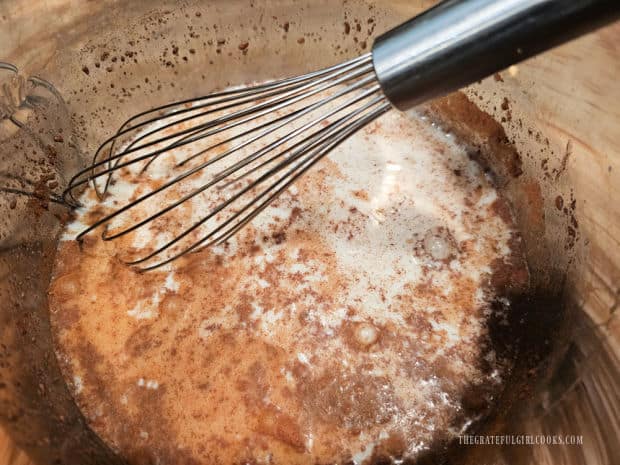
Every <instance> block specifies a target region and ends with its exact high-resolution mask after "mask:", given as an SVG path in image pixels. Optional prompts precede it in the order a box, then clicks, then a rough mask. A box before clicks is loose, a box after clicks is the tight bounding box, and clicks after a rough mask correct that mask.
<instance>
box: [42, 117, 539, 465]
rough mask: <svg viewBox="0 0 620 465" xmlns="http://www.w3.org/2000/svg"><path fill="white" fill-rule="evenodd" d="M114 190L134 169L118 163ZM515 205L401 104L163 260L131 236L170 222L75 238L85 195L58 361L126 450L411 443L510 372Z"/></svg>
mask: <svg viewBox="0 0 620 465" xmlns="http://www.w3.org/2000/svg"><path fill="white" fill-rule="evenodd" d="M178 151H179V152H181V151H182V149H178ZM185 155H187V154H185ZM178 156H179V157H180V158H182V157H183V156H184V154H182V153H181V154H179V155H178ZM162 172H163V171H162ZM157 176H158V172H157V170H154V172H153V173H152V174H151V177H152V179H153V180H154V182H157ZM111 193H112V198H114V196H116V197H117V199H120V198H122V197H123V196H132V195H133V196H135V189H133V188H127V186H126V185H125V184H124V183H123V179H119V180H118V181H117V184H116V185H113V186H111ZM177 195H178V193H177ZM84 201H85V203H86V204H87V205H89V204H90V205H93V199H92V195H91V194H90V193H87V194H85V198H84ZM202 201H203V202H204V205H209V204H210V203H212V199H209V198H207V197H205V198H204V199H203V200H202ZM196 208H197V207H196V206H194V207H193V209H194V210H196ZM507 211H508V210H507V207H506V204H505V202H504V201H503V200H502V199H501V198H499V197H498V193H497V191H496V190H495V189H494V187H493V186H492V184H491V183H490V182H489V180H488V179H487V177H486V176H485V175H484V173H483V172H482V170H481V169H480V167H479V166H478V165H477V164H476V163H475V162H473V161H472V160H470V159H469V157H468V156H467V153H466V151H465V149H464V148H463V147H461V146H459V145H457V144H455V142H454V141H453V140H452V138H451V137H450V136H448V135H446V134H443V133H442V132H441V131H440V130H439V129H438V128H437V127H434V126H433V125H431V124H430V123H429V122H428V121H426V120H425V119H423V118H420V117H417V116H416V117H414V118H410V117H407V116H405V115H402V114H399V113H398V112H395V111H392V112H390V113H388V114H386V115H384V116H383V117H381V118H380V119H379V120H377V121H376V122H374V123H372V124H371V125H369V126H368V127H366V128H365V129H363V130H362V131H361V132H360V133H358V134H356V135H355V136H354V137H352V138H351V139H349V140H348V141H346V142H345V143H343V144H342V145H341V146H339V147H338V148H337V149H336V150H335V151H334V152H333V153H331V154H330V156H329V157H328V158H326V159H323V160H322V161H321V162H320V163H319V164H318V165H317V166H316V167H315V168H314V169H313V170H312V171H310V172H309V173H308V174H307V175H306V176H305V177H303V178H302V179H301V180H300V181H299V182H297V183H296V184H295V186H294V187H293V188H291V189H290V190H289V191H287V192H285V193H284V194H283V195H282V196H281V197H280V198H279V199H278V200H276V202H275V203H274V204H273V206H271V207H270V208H268V209H267V210H266V211H265V212H263V213H262V214H261V215H260V216H259V217H258V218H257V219H256V220H255V221H254V222H253V223H252V225H251V226H249V227H247V228H246V229H244V230H242V231H241V232H240V233H239V234H238V235H237V236H235V237H233V238H232V239H230V240H229V242H228V243H227V244H224V245H222V246H217V247H215V248H210V249H207V250H203V251H201V252H199V253H195V254H190V255H187V256H185V257H183V258H181V259H179V260H178V261H176V262H174V263H173V264H171V265H170V266H168V267H164V268H161V269H158V270H156V271H152V272H149V273H145V274H140V273H138V272H136V271H135V270H134V269H132V268H130V267H127V266H126V265H124V264H122V263H121V262H120V261H119V256H121V255H122V254H123V253H124V250H123V249H121V247H127V246H128V244H129V246H134V247H138V246H139V245H141V244H142V245H144V244H147V243H148V242H149V240H152V239H153V236H155V237H157V236H158V235H159V236H161V235H163V234H164V232H163V231H165V229H166V228H165V227H162V225H161V224H160V225H158V226H157V227H155V226H154V229H153V230H152V231H150V232H148V233H145V234H146V236H148V235H149V234H151V236H150V237H145V236H135V237H133V238H128V239H126V240H125V241H124V242H123V241H120V242H119V241H112V242H104V241H101V240H100V239H98V238H96V236H93V237H89V238H88V239H87V240H86V241H85V242H84V243H83V244H82V247H81V248H80V247H78V245H77V243H75V242H74V241H71V240H69V238H71V237H73V236H74V234H75V232H77V231H79V230H80V228H81V227H82V226H83V224H85V223H88V221H89V219H88V218H89V212H88V209H86V210H83V211H81V212H80V213H79V215H78V217H77V218H76V219H75V221H74V222H73V223H71V224H69V225H68V227H67V233H66V237H65V238H66V239H67V240H65V241H64V242H61V245H60V249H59V253H58V260H57V264H56V269H55V274H54V279H53V282H52V284H51V288H50V304H51V309H52V314H51V318H52V324H53V328H54V334H55V341H56V344H57V354H58V357H59V360H60V362H61V365H62V369H63V373H64V374H65V377H66V379H67V380H68V382H69V385H70V387H71V389H72V390H73V394H74V396H75V399H76V401H77V403H78V405H79V406H80V408H81V409H82V411H83V412H84V414H85V415H86V417H87V419H88V421H89V424H90V426H91V427H92V428H93V429H94V430H95V431H96V432H97V433H98V434H100V435H101V437H102V438H104V439H105V440H106V441H107V442H108V443H109V444H110V445H111V446H112V447H113V448H115V449H116V450H118V451H119V452H120V453H121V454H122V455H124V456H125V457H127V458H128V459H129V460H130V461H132V463H138V464H143V463H144V464H147V463H148V464H150V463H156V464H191V463H204V464H216V463H222V464H233V463H261V464H262V463H265V464H268V463H271V464H315V463H325V464H326V463H346V462H353V463H355V464H363V463H371V462H373V461H376V460H378V458H380V457H388V458H391V459H393V460H396V461H398V460H401V459H403V458H416V457H418V456H420V455H421V454H424V453H427V452H428V451H429V450H433V449H434V448H438V447H442V446H443V445H444V444H445V443H446V442H447V441H450V440H451V439H452V438H454V437H455V436H457V435H458V434H461V433H462V432H463V431H465V430H467V428H468V427H469V426H470V425H471V424H472V422H474V421H476V420H477V419H478V418H480V416H481V415H483V414H484V412H485V410H486V409H487V408H488V407H489V406H490V405H491V404H492V402H493V399H494V397H495V396H496V395H497V394H498V393H499V392H500V391H501V389H502V388H503V379H505V375H506V370H507V369H508V368H509V365H510V363H509V361H507V360H503V359H502V358H501V357H499V356H498V354H496V353H495V351H494V349H493V345H492V343H491V340H490V337H489V330H488V323H489V320H490V319H491V318H495V319H497V318H500V319H501V318H502V317H506V316H507V315H505V314H504V315H502V314H500V315H498V312H507V311H509V306H508V305H507V302H506V300H505V299H504V298H503V295H502V294H501V289H500V288H498V286H497V285H496V283H497V281H498V276H501V275H502V274H505V273H506V270H507V269H508V270H511V274H512V275H513V279H516V280H521V281H522V282H523V283H524V284H525V283H526V282H527V271H526V269H525V266H524V265H523V264H522V263H523V262H522V257H521V256H520V255H519V253H518V249H519V246H518V235H517V234H516V231H514V228H513V224H512V220H511V218H510V215H509V214H507V213H506V212H507ZM178 214H179V215H187V214H194V212H193V211H192V212H188V211H180V212H179V213H178ZM157 228H159V229H157ZM514 270H517V272H516V273H515V271H514ZM500 281H501V279H500ZM498 302H499V303H500V304H501V305H498ZM498 308H500V309H501V310H498ZM506 321H507V319H506Z"/></svg>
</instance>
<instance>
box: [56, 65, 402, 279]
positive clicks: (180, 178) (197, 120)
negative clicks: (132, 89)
mask: <svg viewBox="0 0 620 465" xmlns="http://www.w3.org/2000/svg"><path fill="white" fill-rule="evenodd" d="M390 108H391V105H390V104H389V102H388V101H387V99H386V98H385V97H384V96H383V94H382V92H381V88H380V86H379V84H378V82H377V81H376V76H375V73H374V70H373V66H372V58H371V56H370V54H367V55H364V56H361V57H359V58H356V59H354V60H351V61H349V62H345V63H342V64H340V65H336V66H333V67H329V68H325V69H324V70H320V71H316V72H313V73H308V74H306V75H303V76H298V77H295V78H289V79H283V80H279V81H275V82H272V83H267V84H261V85H257V86H252V87H248V88H245V89H234V90H231V91H224V92H220V93H217V94H212V95H210V96H206V97H200V98H198V99H188V100H182V101H179V102H174V103H171V104H167V105H163V106H161V107H158V108H155V109H153V110H149V111H145V112H142V113H139V114H138V115H135V116H134V117H132V118H129V119H128V120H127V121H125V123H124V124H123V125H122V126H121V128H120V129H119V131H118V132H117V133H116V134H115V135H114V136H113V137H110V138H109V139H107V140H106V141H105V142H104V143H103V144H102V145H101V146H100V147H99V148H98V149H97V151H96V153H95V155H94V157H93V163H92V164H91V165H90V166H88V167H86V168H84V169H82V170H80V171H79V172H78V173H77V174H76V175H75V176H74V177H73V178H72V179H71V182H70V184H69V187H68V188H67V189H66V190H65V192H64V193H63V198H66V199H71V200H72V201H73V202H74V204H75V205H79V202H78V200H77V199H76V196H75V194H76V193H77V190H78V189H79V188H80V187H82V186H84V185H88V184H91V185H92V186H93V187H94V190H95V192H96V194H97V196H98V198H99V199H100V201H101V200H103V199H104V198H105V197H104V196H105V195H106V192H107V191H108V188H109V186H110V183H111V181H112V178H113V176H115V175H116V174H117V173H120V172H121V171H122V172H123V173H124V175H125V176H127V175H128V176H133V177H134V178H135V180H136V181H139V182H142V181H145V182H148V181H149V180H150V179H152V177H151V176H152V175H148V176H147V173H148V172H149V168H150V167H151V166H153V163H155V161H156V160H157V159H159V157H160V156H161V155H166V158H162V162H161V163H163V164H162V165H158V166H161V167H162V168H163V167H165V166H168V165H170V164H171V166H172V168H171V169H172V171H171V172H170V173H171V175H172V176H171V178H170V179H163V181H164V182H162V183H159V182H156V183H155V184H154V185H152V183H150V182H148V184H147V188H148V189H147V190H146V191H144V190H143V189H141V188H139V189H138V190H136V191H135V192H136V193H137V195H134V197H135V198H133V197H132V198H131V199H130V200H129V201H128V202H126V203H124V204H121V205H120V206H119V207H118V208H116V207H115V208H114V209H113V210H110V209H108V211H107V212H106V213H104V214H103V215H102V217H101V218H99V219H98V220H96V221H95V222H93V223H92V224H91V225H89V226H87V227H86V228H85V229H84V230H83V231H81V232H80V233H79V234H78V235H77V238H78V240H80V239H82V238H83V237H84V236H85V235H86V234H88V233H90V232H92V231H94V230H96V229H98V228H100V227H103V231H102V238H103V240H105V241H111V240H114V239H118V238H120V237H122V236H125V235H127V234H129V233H136V232H138V230H140V229H141V228H153V227H155V230H158V229H157V224H166V223H160V222H156V220H158V218H162V217H163V216H164V215H167V214H170V213H171V212H172V211H173V210H175V209H177V208H178V207H180V206H181V205H182V204H184V203H186V202H189V201H190V200H192V199H195V198H196V199H197V198H198V197H197V196H199V195H200V194H204V193H206V191H208V190H209V189H217V191H216V192H215V195H216V197H215V199H221V200H215V202H216V203H215V204H213V205H211V206H210V207H208V210H207V212H206V213H204V214H203V215H202V216H199V217H198V218H197V219H195V220H193V221H192V224H190V225H186V226H183V225H182V222H181V223H179V224H180V226H179V228H180V231H179V232H177V231H165V232H164V231H162V234H163V235H162V234H160V236H161V237H160V239H163V238H164V237H165V239H164V240H163V243H161V245H156V246H155V247H149V249H150V250H148V251H147V253H146V254H140V253H139V250H134V256H133V257H131V259H130V260H128V261H126V263H128V264H130V265H136V266H137V265H140V266H141V269H142V270H152V269H155V268H159V267H161V266H164V265H166V264H169V263H170V262H172V261H173V260H176V259H177V258H179V257H181V256H183V255H185V254H186V253H189V252H192V251H196V250H199V249H202V248H204V247H210V246H212V245H216V244H221V243H223V242H225V241H227V240H228V239H230V238H231V237H232V236H233V235H234V234H236V233H237V232H238V231H239V230H240V229H241V228H243V227H244V226H246V225H247V224H248V223H249V222H251V221H252V220H253V219H254V218H255V217H256V216H257V215H258V214H260V212H262V211H264V209H265V208H267V207H268V206H269V205H270V204H271V203H272V202H273V201H274V200H275V199H276V198H277V197H278V196H280V195H281V194H282V193H283V192H284V191H285V190H286V189H288V188H289V187H290V186H291V185H292V183H294V182H295V181H296V180H297V179H299V177H301V176H302V175H303V174H304V173H306V172H307V171H308V170H309V169H310V168H311V167H312V166H314V165H315V164H316V163H317V162H318V161H319V160H321V159H322V158H323V157H324V156H325V155H326V154H327V153H329V152H330V151H331V150H332V149H333V148H334V147H336V146H337V145H339V144H340V143H342V142H343V141H344V140H346V139H347V138H348V137H349V136H350V135H351V134H353V133H355V132H356V131H357V130H359V129H360V128H361V127H363V126H365V125H366V124H368V123H369V122H371V121H373V120H374V119H376V118H378V117H379V116H380V115H382V114H383V113H385V112H386V111H388V110H389V109H390ZM333 118H335V119H334V120H333V121H331V120H332V119H333ZM154 125H156V127H154V128H152V129H150V128H151V127H152V126H154ZM202 141H204V142H202ZM205 142H206V144H205ZM199 144H202V146H200V145H199ZM205 145H206V147H205ZM184 147H185V148H184ZM194 147H196V148H195V149H194ZM182 148H183V150H185V151H188V149H189V151H190V153H189V154H187V155H185V153H184V152H179V151H177V149H182ZM218 149H221V151H220V150H218ZM218 152H219V153H218ZM181 154H182V155H181ZM179 155H181V156H182V158H181V159H180V160H179V159H178V156H179ZM201 157H204V160H201V159H200V158H201ZM229 158H230V159H231V161H230V162H227V160H228V159H229ZM195 161H198V163H194V162H195ZM158 163H159V162H158ZM190 163H191V165H190ZM220 163H228V165H224V166H219V164H220ZM192 165H194V166H192ZM186 167H187V168H186ZM211 167H213V168H214V174H212V173H209V172H207V171H206V170H207V169H209V168H211ZM162 168H158V171H157V172H158V173H160V174H159V176H161V173H162V171H161V169H162ZM179 168H182V169H183V171H182V172H181V173H176V174H175V173H174V170H176V169H179ZM198 175H199V176H200V177H198V178H196V181H197V182H196V181H191V180H190V178H193V177H195V176H198ZM205 176H206V177H205ZM102 177H105V183H104V185H103V188H101V186H99V185H98V184H99V181H98V180H100V179H101V178H102ZM203 178H204V181H203V180H202V179H203ZM153 179H154V178H153ZM157 179H159V178H157ZM182 182H185V183H186V188H187V187H189V190H188V191H186V192H185V193H183V190H182V189H181V190H179V191H178V195H179V197H180V198H177V199H174V198H172V197H174V195H177V191H173V190H171V188H172V187H174V186H176V185H180V183H182ZM166 191H168V193H166ZM157 195H162V196H163V195H165V196H166V197H162V199H165V198H169V199H171V200H172V201H167V202H162V201H159V202H157V199H156V198H155V196H157ZM209 195H211V194H209ZM205 199H206V198H205ZM212 201H213V200H212ZM212 201H209V202H212ZM115 202H116V201H112V202H111V204H112V205H115ZM146 202H148V203H146ZM154 202H155V203H154ZM192 202H195V201H193V200H192ZM143 203H144V207H141V209H138V208H137V206H138V205H140V204H143ZM108 205H110V204H108ZM188 205H190V204H188ZM153 206H155V210H154V211H153V210H149V208H152V207H153ZM201 208H204V207H201ZM188 211H191V210H188ZM141 212H142V213H141ZM144 213H146V214H144ZM198 214H200V212H198ZM128 221H129V222H128ZM149 223H152V224H153V226H149ZM175 224H177V223H175ZM151 231H153V230H152V229H151ZM158 242H159V241H158ZM137 247H138V249H140V247H141V246H137ZM133 248H134V249H135V247H133ZM136 253H137V254H138V256H136V255H135V254H136ZM140 255H142V256H140Z"/></svg>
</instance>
